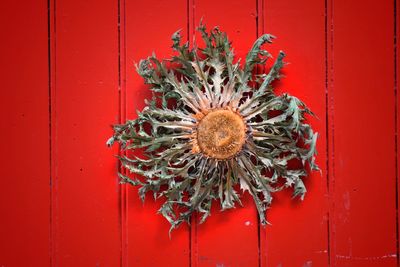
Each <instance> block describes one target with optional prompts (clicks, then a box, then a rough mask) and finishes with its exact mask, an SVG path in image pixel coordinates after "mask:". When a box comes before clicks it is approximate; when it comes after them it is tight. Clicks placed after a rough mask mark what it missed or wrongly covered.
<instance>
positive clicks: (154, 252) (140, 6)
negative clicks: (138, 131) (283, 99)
mask: <svg viewBox="0 0 400 267" xmlns="http://www.w3.org/2000/svg"><path fill="white" fill-rule="evenodd" d="M186 2H187V1H186V0H169V1H167V0H163V1H158V0H148V1H144V2H138V1H127V2H126V10H125V14H126V26H125V35H126V97H127V98H126V105H127V106H126V117H127V119H134V118H136V110H139V111H140V110H142V109H143V107H144V100H145V99H146V98H147V99H150V98H151V93H150V90H149V88H148V86H145V85H144V81H143V79H142V78H141V77H140V76H139V75H138V74H137V73H136V70H135V67H134V62H136V63H138V62H139V61H140V59H144V58H147V57H148V56H151V54H152V53H153V52H155V53H156V55H157V57H158V58H160V59H162V58H170V57H171V56H172V54H173V51H172V49H171V46H172V41H171V35H172V34H173V33H174V32H175V31H177V30H178V29H182V34H183V35H185V34H186V31H187V3H186ZM127 201H128V202H127V204H128V208H127V214H126V215H127V226H128V230H127V231H128V237H127V238H128V240H127V241H128V264H129V266H173V267H179V266H188V265H189V230H188V226H187V225H185V224H182V225H181V226H180V227H179V228H178V229H177V230H174V231H173V232H172V237H171V239H170V238H169V236H168V231H169V228H170V224H169V223H168V221H167V220H165V219H164V218H163V217H162V215H160V214H157V211H158V209H159V207H160V206H161V203H162V202H161V200H159V201H154V199H153V197H152V195H150V194H149V195H148V196H147V198H146V202H145V203H144V204H142V202H141V200H140V199H139V196H138V193H137V188H135V187H131V186H129V187H128V198H127Z"/></svg>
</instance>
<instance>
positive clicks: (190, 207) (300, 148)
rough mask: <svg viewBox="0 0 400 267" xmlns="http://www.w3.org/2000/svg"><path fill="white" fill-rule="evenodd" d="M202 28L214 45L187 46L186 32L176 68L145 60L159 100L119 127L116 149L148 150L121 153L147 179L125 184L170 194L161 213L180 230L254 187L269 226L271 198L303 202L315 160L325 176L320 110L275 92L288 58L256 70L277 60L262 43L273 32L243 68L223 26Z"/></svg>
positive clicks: (177, 40) (176, 39)
mask: <svg viewBox="0 0 400 267" xmlns="http://www.w3.org/2000/svg"><path fill="white" fill-rule="evenodd" d="M198 30H199V31H200V33H201V35H202V38H203V40H204V41H205V48H202V49H197V48H196V47H195V48H193V49H190V48H189V44H188V43H185V44H182V45H181V36H180V33H179V31H178V32H176V33H175V34H173V36H172V41H173V46H172V48H173V49H174V50H175V51H176V52H177V55H176V56H174V57H173V58H172V59H171V60H169V61H168V62H169V63H171V64H170V66H169V67H167V64H166V63H167V61H159V60H158V59H157V58H156V57H155V56H154V55H153V56H151V57H149V58H148V59H145V60H141V61H140V63H139V66H137V71H138V73H139V74H140V75H141V76H142V77H143V78H144V80H145V82H146V83H147V84H150V85H151V90H152V91H153V98H152V100H151V101H146V104H147V106H146V107H145V108H144V109H143V110H142V112H138V118H137V119H135V120H129V121H127V122H126V123H125V124H122V125H115V126H113V127H114V131H115V134H114V136H113V137H111V138H110V139H109V141H108V142H107V143H108V145H112V144H113V143H114V142H115V141H117V142H119V143H120V144H121V147H122V149H124V150H136V149H139V148H141V149H143V151H144V155H143V156H140V157H139V156H138V155H137V153H136V156H131V157H128V156H121V157H120V160H121V162H122V164H123V166H124V167H125V168H126V169H127V170H128V171H129V172H131V173H134V174H137V175H138V176H136V177H134V178H132V177H128V176H126V175H123V174H119V176H120V177H121V182H122V183H129V184H132V185H135V186H140V189H139V195H140V197H141V199H142V200H144V198H145V194H146V192H148V191H152V192H153V193H154V197H155V198H164V199H165V202H164V203H163V205H162V206H161V208H160V210H159V212H160V213H161V214H162V215H163V216H164V217H165V218H166V219H167V220H168V221H169V222H170V223H171V225H172V227H171V229H174V228H176V227H177V226H178V225H179V224H180V223H182V222H184V221H187V222H189V220H190V217H191V214H192V213H193V212H195V211H198V212H199V213H201V214H202V216H201V222H203V221H204V220H205V219H206V218H207V216H208V215H209V214H210V208H211V204H212V201H213V200H214V199H219V201H220V204H221V207H222V210H225V209H230V208H233V207H235V202H237V203H239V204H241V202H240V197H239V194H238V192H237V190H238V188H237V187H236V185H238V186H240V188H241V189H242V190H243V191H246V190H248V191H249V193H250V194H251V196H252V197H253V198H254V202H255V204H256V206H257V210H258V213H259V217H260V220H261V223H262V224H265V223H266V220H265V211H266V209H267V207H268V206H269V205H270V204H271V200H272V195H271V193H273V192H276V191H279V190H282V189H284V188H287V187H294V193H293V196H294V197H295V196H300V197H301V199H302V198H303V196H304V194H305V192H306V189H305V186H304V183H303V181H302V178H303V177H304V176H306V175H307V164H308V165H309V167H310V169H311V170H318V167H317V166H316V164H315V162H314V156H315V154H316V150H315V145H316V139H317V133H314V132H313V130H312V129H311V127H310V125H309V124H306V123H305V120H304V119H305V118H304V115H305V113H308V114H312V113H311V111H310V110H309V109H308V108H307V107H306V106H305V104H304V103H302V102H301V101H300V100H299V99H297V98H296V97H293V96H290V95H288V94H282V95H277V94H275V93H274V91H273V88H272V86H271V83H272V82H273V81H274V80H275V79H278V78H279V76H280V69H281V68H282V67H283V65H284V63H283V58H284V56H285V54H284V53H283V52H280V53H279V55H278V57H277V59H276V61H275V63H274V64H273V65H272V67H271V68H270V69H269V72H268V74H262V75H256V74H255V73H254V72H255V71H254V70H255V66H256V65H265V63H266V61H267V59H268V58H270V57H271V56H270V54H269V53H268V52H267V51H265V50H263V49H261V46H262V45H263V44H265V43H271V42H272V40H273V39H274V37H273V36H272V35H269V34H265V35H263V36H261V37H260V38H259V39H258V40H257V41H256V42H255V43H254V45H253V47H252V48H251V50H250V51H249V53H248V54H247V56H246V62H245V63H243V67H242V66H241V64H240V62H239V61H235V62H234V56H233V52H232V49H231V44H230V42H229V41H228V38H227V36H226V34H225V33H223V32H220V31H219V29H218V28H217V27H216V28H214V29H212V30H211V31H210V32H207V31H206V28H205V26H204V25H200V27H199V28H198ZM290 161H297V163H298V164H294V165H296V166H297V168H294V167H293V166H292V167H289V166H290V164H289V163H288V162H290Z"/></svg>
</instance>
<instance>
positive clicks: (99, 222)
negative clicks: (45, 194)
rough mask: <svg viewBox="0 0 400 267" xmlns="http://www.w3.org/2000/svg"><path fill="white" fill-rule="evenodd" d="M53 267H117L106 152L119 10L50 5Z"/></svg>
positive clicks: (114, 205) (102, 5)
mask: <svg viewBox="0 0 400 267" xmlns="http://www.w3.org/2000/svg"><path fill="white" fill-rule="evenodd" d="M52 4H53V7H54V12H55V20H54V21H52V23H55V25H54V36H53V39H52V41H53V42H55V45H54V49H55V50H54V51H52V52H53V53H54V57H53V59H54V61H53V62H52V64H54V65H53V70H54V83H53V88H52V90H53V91H52V99H53V103H52V104H53V106H52V114H51V115H52V119H53V123H52V138H53V146H52V149H53V157H52V161H53V162H52V168H53V170H54V177H52V178H53V179H52V181H53V183H54V186H53V190H54V192H53V195H54V198H53V201H54V203H53V208H54V217H53V222H52V223H53V227H54V228H55V233H54V236H53V243H54V251H53V253H54V254H53V257H54V264H55V265H54V266H117V265H118V263H119V261H120V229H119V204H118V203H119V200H118V196H119V194H118V192H119V183H118V182H119V181H118V178H117V177H116V176H115V174H116V170H117V168H116V167H117V164H116V162H115V158H114V157H113V154H117V149H113V150H110V149H109V148H107V146H105V142H106V141H107V138H108V136H109V135H110V134H111V133H112V130H111V128H110V125H111V124H113V123H117V122H118V112H119V104H118V103H119V98H118V28H117V26H118V24H117V22H118V11H117V9H118V6H117V4H116V3H115V1H85V2H82V1H64V0H55V2H52Z"/></svg>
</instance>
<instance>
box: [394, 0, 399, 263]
mask: <svg viewBox="0 0 400 267" xmlns="http://www.w3.org/2000/svg"><path fill="white" fill-rule="evenodd" d="M397 8H398V6H397V0H393V21H394V25H393V46H394V47H393V48H394V62H393V64H394V84H393V85H394V100H395V101H394V109H395V111H394V120H395V124H394V126H395V133H394V134H395V136H394V138H395V139H394V144H395V145H394V149H395V179H396V180H395V183H396V241H397V242H396V260H397V266H398V267H399V266H400V249H399V247H400V244H399V242H400V236H399V162H398V160H399V155H398V153H399V151H398V129H399V125H398V123H397V121H398V105H399V103H398V87H397V86H398V77H397V71H398V66H397V60H398V59H397V56H398V53H397V52H398V40H397V34H398V32H397V31H398V28H397V23H398V18H397V16H398V14H397Z"/></svg>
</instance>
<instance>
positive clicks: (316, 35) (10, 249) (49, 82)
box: [0, 0, 400, 267]
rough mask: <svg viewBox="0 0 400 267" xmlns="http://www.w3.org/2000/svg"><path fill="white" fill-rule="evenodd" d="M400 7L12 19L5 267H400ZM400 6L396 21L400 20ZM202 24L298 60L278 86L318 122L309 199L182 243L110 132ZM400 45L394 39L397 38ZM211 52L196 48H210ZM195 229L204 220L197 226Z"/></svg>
mask: <svg viewBox="0 0 400 267" xmlns="http://www.w3.org/2000/svg"><path fill="white" fill-rule="evenodd" d="M399 7H400V3H399V1H398V0H395V1H376V0H366V1H334V0H326V1H318V0H310V1H307V2H305V1H292V0H230V1H228V0H220V1H212V0H162V1H160V0H147V1H127V0H118V1H117V0H102V1H93V0H90V1H77V0H50V1H47V0H40V1H34V0H21V1H18V2H15V1H14V2H13V1H8V2H7V1H6V2H4V3H3V5H2V9H1V11H0V12H1V13H2V14H1V15H2V16H1V19H0V20H1V21H2V23H1V26H0V27H1V29H2V33H3V35H2V36H3V39H2V42H1V44H0V46H1V47H2V51H3V56H2V62H3V65H2V71H1V73H2V82H3V88H2V90H1V96H2V97H1V98H0V99H1V100H0V101H1V105H0V107H1V111H2V114H4V115H3V117H4V118H5V119H4V120H3V125H4V126H3V131H2V136H1V140H2V141H3V145H2V146H1V152H2V153H1V159H2V160H1V162H2V167H3V176H2V179H0V214H1V215H2V217H1V221H0V241H1V242H0V266H5V267H9V266H17V267H19V266H21V267H25V266H38V267H45V266H76V267H86V266H112V267H114V266H122V267H127V266H139V267H153V266H154V267H159V266H173V267H181V266H182V267H183V266H191V267H207V266H224V267H239V266H243V267H256V266H257V267H275V266H282V267H297V266H301V267H303V266H313V267H315V266H331V267H333V266H337V267H342V266H343V267H344V266H354V267H381V266H382V267H392V266H393V267H394V266H398V264H399V258H398V256H399V251H398V249H399V245H398V244H399V243H398V240H399V236H398V232H399V231H398V229H399V220H398V215H397V208H398V206H399V204H400V198H399V197H398V196H399V194H398V191H399V190H400V183H399V181H398V180H396V179H398V177H399V174H400V169H399V168H398V166H399V157H398V155H397V153H398V151H400V142H399V141H398V140H397V130H398V129H399V125H400V111H399V108H398V105H399V100H400V94H399V93H398V92H397V90H398V86H399V77H400V73H399V69H400V68H399V67H398V64H399V56H398V55H399V52H398V51H399V47H398V46H399V40H400V37H399V28H400V23H399V21H400V18H399V16H400V15H399V14H400V10H399ZM395 9H397V12H395ZM202 17H203V20H204V22H205V23H206V24H207V25H208V26H209V27H211V26H216V25H218V26H220V28H221V30H223V31H226V32H227V33H228V36H229V37H230V39H231V40H232V42H233V47H234V48H235V51H236V55H237V56H240V57H244V56H245V53H246V51H247V50H248V49H249V48H250V46H251V44H252V43H253V41H254V40H255V39H256V38H257V36H259V35H261V34H262V33H271V34H274V35H276V36H277V37H278V38H277V39H276V41H275V42H274V44H272V45H269V46H268V47H267V49H268V50H270V52H272V54H273V55H276V54H277V52H278V51H279V50H284V51H285V52H286V54H287V59H286V61H288V62H290V65H288V66H286V68H285V70H284V73H285V75H286V77H285V78H283V79H282V80H281V81H279V82H278V83H277V84H276V86H277V91H278V92H284V91H286V92H288V93H290V94H293V95H296V96H298V97H300V98H301V99H303V100H304V101H305V102H306V103H307V105H308V106H310V107H311V109H312V110H313V111H314V112H315V113H316V114H317V116H318V117H319V119H311V120H310V123H311V124H312V125H313V127H314V128H315V129H316V130H317V131H318V132H319V133H320V139H319V142H318V152H319V155H318V159H317V162H318V164H319V166H320V167H321V169H322V174H321V175H320V174H318V173H314V174H312V175H311V176H310V177H309V178H307V185H308V194H307V196H306V199H305V200H304V201H303V202H301V203H300V202H299V201H298V200H292V199H291V198H290V193H289V192H282V193H279V194H277V195H276V196H275V199H274V200H275V201H274V203H273V206H272V208H271V209H270V210H269V211H268V214H267V218H268V220H269V221H270V222H271V223H272V225H269V226H267V227H265V228H263V227H260V226H259V225H258V222H257V214H256V211H255V207H254V206H253V203H252V201H250V198H249V197H248V196H245V197H244V199H245V201H244V203H245V207H243V208H237V209H235V210H232V211H229V212H224V213H220V212H219V209H218V207H215V208H214V210H213V214H212V216H211V217H210V219H209V220H207V222H206V223H205V224H203V225H200V226H198V225H196V224H195V223H194V224H192V226H182V227H181V228H180V229H179V230H177V231H175V232H174V233H173V235H172V239H171V240H170V239H169V237H168V228H169V225H168V222H166V221H165V220H164V219H163V218H162V216H160V215H157V214H156V210H157V208H158V207H159V205H160V203H159V202H152V201H151V200H150V198H149V199H148V201H147V202H146V204H145V205H142V204H141V203H140V201H139V199H138V196H137V190H136V189H135V188H131V187H125V186H120V185H119V184H118V179H117V177H116V175H115V173H116V171H117V168H118V166H117V161H116V159H115V158H114V157H113V155H114V154H117V153H118V151H117V148H116V147H115V148H113V149H108V148H106V147H105V144H104V143H105V140H106V139H107V137H108V136H109V135H110V134H111V129H110V128H108V126H109V125H111V124H114V123H118V122H119V121H124V120H125V119H127V118H134V116H135V111H136V109H141V108H142V107H143V105H144V99H145V98H147V97H149V93H148V90H147V87H146V86H144V85H143V82H142V80H141V79H140V77H138V75H137V74H136V73H135V70H134V64H133V62H134V61H138V60H140V59H141V58H144V57H146V56H148V55H150V54H151V53H152V52H153V51H154V52H156V54H157V56H159V57H168V56H170V55H171V49H170V45H171V43H170V35H171V34H172V33H173V32H174V31H176V30H177V29H182V32H183V34H184V36H185V38H188V39H189V40H192V39H193V37H194V36H195V32H194V29H195V27H196V26H197V25H198V23H199V21H200V19H201V18H202ZM395 37H397V38H395ZM197 39H199V38H197ZM193 220H194V222H196V218H193Z"/></svg>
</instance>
